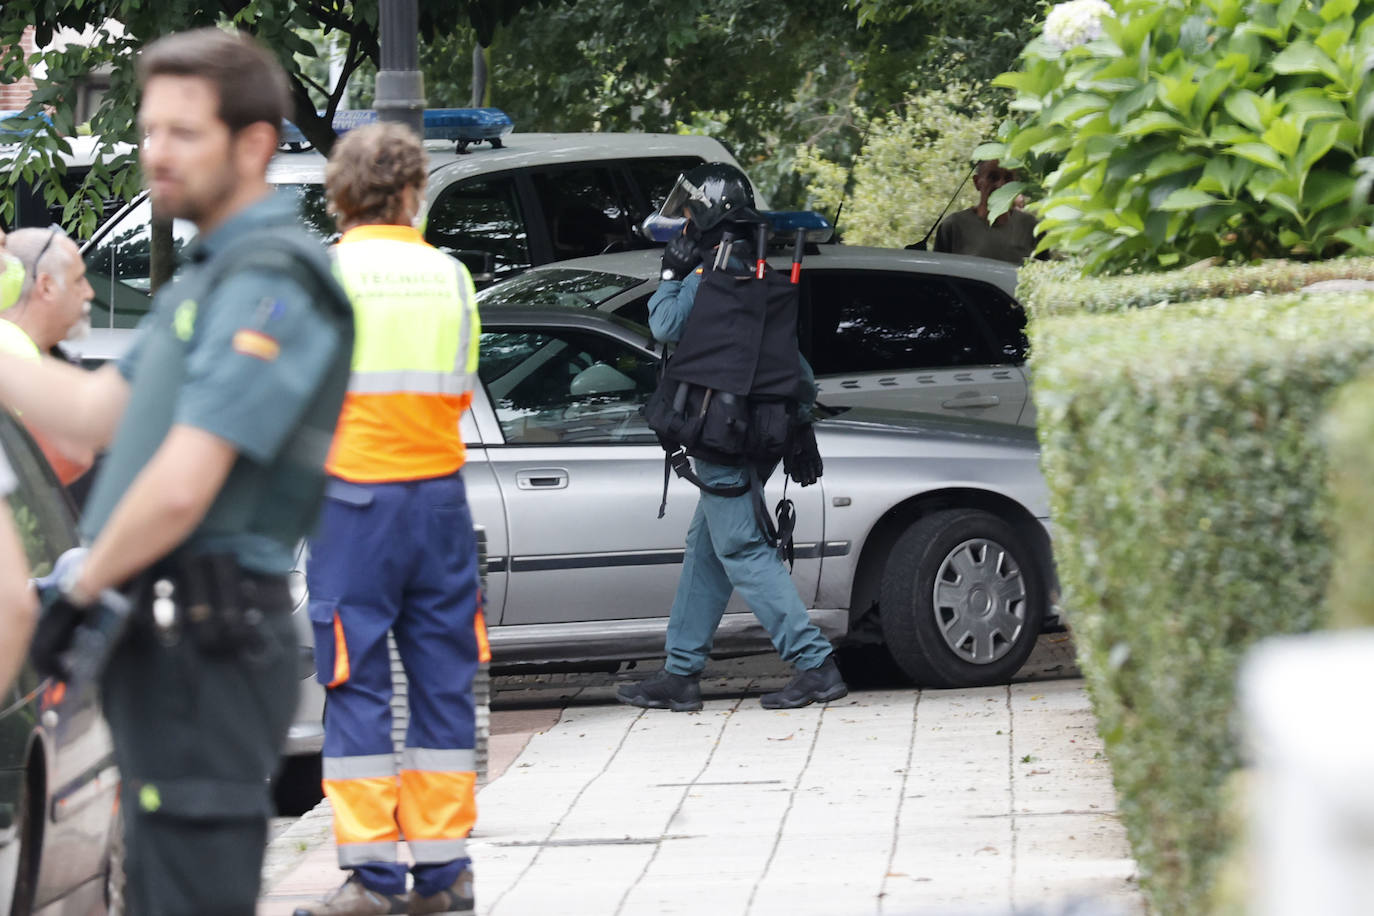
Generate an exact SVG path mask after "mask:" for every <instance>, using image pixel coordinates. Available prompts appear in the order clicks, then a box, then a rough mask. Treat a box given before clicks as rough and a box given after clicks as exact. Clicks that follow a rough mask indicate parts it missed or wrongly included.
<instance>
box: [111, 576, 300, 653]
mask: <svg viewBox="0 0 1374 916" xmlns="http://www.w3.org/2000/svg"><path fill="white" fill-rule="evenodd" d="M159 583H164V584H162V585H159ZM166 583H170V585H171V588H170V592H169V590H168V589H167V586H166ZM168 592H169V594H168ZM159 596H161V597H159ZM158 600H168V601H171V602H172V608H173V618H172V619H173V622H172V623H171V624H170V626H169V625H168V624H167V623H165V622H162V621H158V620H156V619H155V618H156V615H155V614H154V609H153V605H154V602H155V601H158ZM138 604H139V613H140V619H141V620H143V621H144V622H145V623H148V624H152V626H153V628H154V629H155V630H156V631H158V635H159V636H160V637H161V638H163V639H164V640H166V639H167V638H168V637H172V638H177V637H180V636H184V637H185V638H186V639H189V640H190V641H191V642H192V643H193V644H194V645H195V646H196V647H197V648H198V649H200V651H201V652H203V653H204V654H206V655H213V656H223V655H232V654H236V653H248V654H256V653H260V652H262V651H265V650H266V648H267V638H266V635H265V634H264V631H263V627H262V623H263V620H264V619H265V617H266V616H267V615H268V614H274V613H290V610H291V597H290V590H289V589H288V588H287V585H286V580H285V578H284V577H280V576H263V575H258V574H255V573H249V572H247V571H245V570H244V569H243V568H242V567H241V566H239V564H238V561H237V559H236V558H235V557H234V555H233V554H231V553H212V554H196V555H189V556H188V555H183V554H173V555H172V556H171V557H168V558H167V559H165V560H163V561H161V562H159V563H157V564H155V565H154V566H153V567H152V568H151V569H150V570H149V571H148V572H147V573H145V574H144V576H143V577H142V578H141V581H140V588H139V602H138Z"/></svg>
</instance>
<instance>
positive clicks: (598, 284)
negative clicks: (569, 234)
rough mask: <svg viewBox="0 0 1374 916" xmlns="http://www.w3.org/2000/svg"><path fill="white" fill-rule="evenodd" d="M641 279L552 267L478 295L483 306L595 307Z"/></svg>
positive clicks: (524, 275) (489, 288) (500, 284)
mask: <svg viewBox="0 0 1374 916" xmlns="http://www.w3.org/2000/svg"><path fill="white" fill-rule="evenodd" d="M643 282H644V280H643V279H641V278H639V277H627V276H624V275H622V274H612V273H604V272H602V271H599V270H571V269H568V268H561V267H555V268H551V269H549V270H532V271H530V272H528V273H525V274H521V275H520V276H518V277H514V278H512V279H510V280H507V281H506V282H504V283H498V284H497V285H495V286H491V287H488V288H487V289H484V290H482V292H481V293H480V294H478V297H477V298H478V301H479V302H481V303H482V305H483V307H485V306H489V305H497V306H501V305H537V306H545V305H574V306H581V307H584V308H595V307H596V306H598V305H600V304H601V303H603V302H605V301H606V300H607V299H610V298H611V297H612V296H615V295H618V294H619V293H621V292H623V291H625V290H627V289H629V288H630V287H632V286H638V285H639V284H641V283H643Z"/></svg>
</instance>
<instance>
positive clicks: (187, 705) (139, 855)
mask: <svg viewBox="0 0 1374 916" xmlns="http://www.w3.org/2000/svg"><path fill="white" fill-rule="evenodd" d="M137 66H138V77H139V84H140V87H141V89H142V99H141V103H140V107H139V113H138V123H139V128H140V131H141V133H142V136H143V141H142V148H141V150H140V161H141V165H142V168H143V174H144V176H145V178H146V180H147V181H148V185H149V191H150V195H151V198H152V203H153V208H154V210H155V212H158V213H160V214H161V215H163V216H166V217H179V218H183V219H188V220H191V221H192V222H193V223H195V224H196V226H197V228H198V229H199V230H200V235H199V238H198V240H197V242H196V244H195V246H194V248H192V249H191V250H189V251H188V252H187V253H186V262H185V263H184V264H183V265H182V267H181V269H180V270H179V271H178V273H177V276H176V279H175V280H174V281H173V282H172V283H170V284H168V285H166V286H164V287H163V288H162V289H160V290H159V291H158V293H157V295H156V297H155V298H154V300H153V306H152V310H151V311H150V312H149V314H148V317H147V318H146V319H145V320H144V322H143V323H142V325H141V326H140V332H139V335H138V337H137V339H136V340H135V342H134V344H133V347H132V349H131V350H130V352H129V353H128V354H127V355H126V356H125V357H124V358H123V359H122V360H121V361H120V363H119V364H118V366H114V365H109V366H106V367H104V368H102V369H100V370H98V371H96V372H85V371H83V370H81V369H78V368H76V367H73V366H70V365H65V364H62V363H59V362H58V361H56V360H53V359H52V358H50V357H44V358H43V359H42V360H41V361H40V362H36V363H34V362H27V361H22V360H18V359H16V358H13V357H0V401H3V402H4V403H6V404H9V405H11V406H13V407H16V408H18V409H19V410H22V411H23V414H24V417H25V420H26V421H29V422H33V423H34V424H35V425H37V426H40V427H42V428H44V429H51V430H52V431H53V433H54V434H56V435H61V436H64V437H69V438H70V439H71V440H72V441H74V442H78V443H82V444H85V445H88V446H90V447H92V448H101V447H104V446H105V445H106V444H107V443H109V442H110V441H111V440H113V445H111V447H110V451H109V453H108V455H107V457H106V459H105V462H104V465H103V468H102V470H101V472H100V474H99V479H98V480H97V481H96V484H95V488H94V490H93V491H92V493H91V496H90V499H89V501H88V503H87V508H86V513H85V515H84V517H83V519H82V534H83V535H84V539H85V540H86V541H88V542H91V547H90V551H89V553H88V554H86V555H85V556H84V558H81V557H78V558H76V559H70V557H69V555H70V553H71V552H69V554H67V555H64V558H66V559H67V560H68V561H67V562H66V563H65V564H59V565H63V566H64V569H63V570H62V571H61V572H60V573H57V574H56V576H55V578H56V579H57V581H56V582H55V583H54V584H53V585H52V586H51V587H49V588H47V589H46V590H45V592H44V598H43V601H44V605H45V608H44V612H43V617H42V618H41V619H40V621H39V625H38V633H37V635H36V637H35V641H34V651H33V657H34V663H35V665H36V666H37V667H38V668H39V670H40V671H43V672H44V673H48V674H52V675H55V676H58V677H62V678H63V679H65V680H68V683H69V686H71V685H73V684H81V683H86V682H88V681H87V677H89V676H93V675H94V674H95V673H97V672H98V671H99V670H100V668H101V667H102V664H101V663H103V662H104V658H101V659H97V660H96V661H95V663H93V662H92V660H91V658H90V655H89V653H87V652H85V651H84V647H89V646H95V645H98V646H101V647H102V648H103V649H106V650H108V651H109V653H110V654H109V661H108V665H107V666H106V667H105V669H104V674H103V677H102V678H101V681H100V688H101V694H102V699H103V703H104V710H105V715H106V718H107V719H108V721H109V724H110V731H111V734H112V736H113V739H114V750H115V760H116V763H117V764H118V766H119V771H120V776H121V780H122V781H121V811H122V814H123V817H124V822H125V843H126V847H125V848H126V852H127V856H126V861H125V874H126V879H127V884H126V892H127V893H126V897H127V900H128V911H129V912H130V913H137V914H139V916H186V914H191V913H196V914H218V916H230V914H233V916H252V914H253V913H254V912H255V911H256V908H257V906H256V898H257V891H258V886H259V882H260V878H261V871H262V859H263V852H264V849H265V847H266V841H267V817H268V815H269V814H270V813H271V797H270V793H269V788H268V780H269V778H270V776H271V775H272V773H273V771H274V770H275V768H276V766H277V763H278V760H279V755H280V752H281V746H282V742H283V741H284V739H285V737H286V731H287V728H288V726H289V725H290V721H291V717H292V714H293V713H294V711H295V706H296V694H297V690H298V685H299V681H298V680H297V674H296V672H297V666H298V658H297V645H296V638H295V629H294V627H293V625H292V622H291V609H292V601H291V596H290V591H289V589H288V588H287V581H286V575H287V573H288V572H289V571H290V570H291V568H292V566H293V561H294V551H295V545H296V543H297V542H298V541H299V540H300V539H301V538H302V537H303V536H304V535H305V534H307V533H308V532H309V530H310V528H311V527H312V525H313V522H314V519H315V516H316V513H317V512H318V510H319V505H320V499H321V496H322V494H323V491H324V471H323V466H324V460H325V457H326V455H327V453H328V450H329V445H330V440H331V436H332V434H333V430H334V425H335V422H336V421H337V419H338V414H339V407H340V405H341V404H342V403H343V398H344V393H345V391H346V390H347V387H348V377H349V363H350V360H351V357H352V350H353V316H352V312H351V309H350V308H349V305H348V299H347V296H346V295H345V294H344V292H343V290H342V289H341V288H340V287H339V286H338V284H337V282H336V281H335V280H334V279H333V275H332V272H331V270H330V266H329V261H328V258H327V256H326V255H325V253H324V251H323V250H322V249H321V247H320V245H319V243H318V241H315V240H313V239H311V238H310V237H309V236H308V235H306V233H305V232H304V230H302V229H301V228H300V227H299V225H298V223H299V218H298V215H297V212H296V207H295V204H294V201H293V200H292V199H291V198H290V197H289V196H285V195H276V194H274V193H272V190H271V186H270V185H269V184H268V183H267V180H266V173H267V163H268V161H269V160H270V159H271V157H272V154H273V153H274V152H275V150H276V148H277V143H278V140H279V132H280V129H281V122H282V118H283V117H285V115H286V114H287V113H288V112H289V111H290V94H289V92H288V89H287V84H286V77H285V74H284V73H283V72H282V70H281V67H280V66H279V65H278V64H277V62H276V60H275V59H274V58H273V57H272V55H271V54H270V53H268V52H267V51H265V50H264V49H263V48H261V47H259V46H258V45H256V44H255V43H254V42H253V41H252V40H251V39H249V38H247V37H246V36H243V35H242V34H240V33H236V32H226V31H221V30H219V29H214V28H208V29H203V30H199V31H194V32H187V33H183V34H180V35H171V36H168V37H166V38H162V39H160V40H158V41H157V42H154V43H153V44H150V45H148V46H147V47H146V48H145V49H144V50H143V51H142V52H141V53H140V55H139V60H138V65H137ZM56 572H57V571H55V573H56ZM116 589H122V591H123V593H124V594H125V595H127V596H128V598H129V599H131V601H130V600H121V599H120V596H119V595H118V594H117V593H116V592H115V590H116ZM120 605H122V606H123V608H124V610H118V607H119V606H120ZM130 605H132V608H133V609H132V612H130V611H129V610H128V608H129V607H130ZM111 621H114V623H113V624H111V623H110V622H111ZM124 621H127V628H126V629H124V630H123V631H121V630H120V628H119V625H118V624H120V623H122V622H124ZM66 622H70V623H71V624H72V626H71V627H70V628H68V627H67V626H66ZM97 624H99V625H100V626H98V625H97ZM105 624H110V625H109V626H108V627H104V626H103V625H105ZM96 636H99V637H102V638H99V639H97V638H94V637H96ZM73 673H80V674H81V675H82V676H81V677H78V678H75V679H72V677H71V675H73Z"/></svg>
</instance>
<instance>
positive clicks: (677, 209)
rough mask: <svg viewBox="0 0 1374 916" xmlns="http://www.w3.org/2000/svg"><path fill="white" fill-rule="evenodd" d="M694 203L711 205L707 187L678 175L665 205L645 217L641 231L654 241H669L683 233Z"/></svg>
mask: <svg viewBox="0 0 1374 916" xmlns="http://www.w3.org/2000/svg"><path fill="white" fill-rule="evenodd" d="M693 203H695V204H696V205H697V206H698V207H699V208H706V207H709V206H710V205H711V200H710V198H709V197H707V195H706V189H705V188H703V187H700V186H699V185H695V184H693V183H692V182H691V181H690V180H689V179H688V178H687V176H686V175H679V176H677V181H676V182H675V183H674V184H673V187H672V189H671V190H670V191H669V192H668V196H667V197H665V198H663V206H661V207H659V208H658V212H657V213H651V214H649V215H648V216H646V217H645V218H644V222H643V223H642V224H641V225H640V228H639V231H640V233H641V234H642V235H643V236H644V237H645V238H646V239H649V240H650V241H654V242H667V241H671V240H672V239H673V238H675V237H677V236H679V235H682V230H683V229H684V228H686V226H687V220H688V218H689V215H690V214H691V205H692V204H693Z"/></svg>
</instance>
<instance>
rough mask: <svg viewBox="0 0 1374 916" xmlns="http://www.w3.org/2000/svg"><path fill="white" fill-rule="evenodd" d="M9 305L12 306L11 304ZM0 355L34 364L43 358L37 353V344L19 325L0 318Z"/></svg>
mask: <svg viewBox="0 0 1374 916" xmlns="http://www.w3.org/2000/svg"><path fill="white" fill-rule="evenodd" d="M10 304H11V305H13V303H10ZM5 308H9V306H8V305H7V306H5ZM0 353H8V354H9V355H10V356H20V357H23V358H24V359H31V360H33V361H34V362H38V361H39V360H40V359H42V358H43V354H42V353H39V352H38V344H36V343H34V342H33V338H32V337H30V336H29V335H28V334H26V333H25V332H24V329H23V328H21V327H20V326H19V325H17V324H15V323H14V322H13V321H9V320H7V319H4V318H0Z"/></svg>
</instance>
